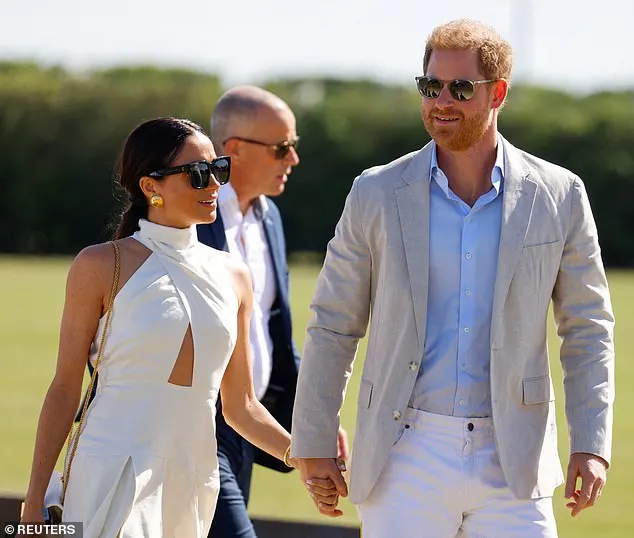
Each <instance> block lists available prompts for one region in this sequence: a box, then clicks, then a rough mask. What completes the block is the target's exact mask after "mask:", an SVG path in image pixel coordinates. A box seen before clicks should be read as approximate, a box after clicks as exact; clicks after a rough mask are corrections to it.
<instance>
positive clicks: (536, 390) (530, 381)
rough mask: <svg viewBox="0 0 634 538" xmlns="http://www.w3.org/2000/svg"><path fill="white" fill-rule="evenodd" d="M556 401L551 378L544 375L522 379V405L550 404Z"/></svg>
mask: <svg viewBox="0 0 634 538" xmlns="http://www.w3.org/2000/svg"><path fill="white" fill-rule="evenodd" d="M554 399H555V397H554V394H553V388H552V383H551V381H550V376H548V375H543V376H539V377H527V378H525V379H522V403H523V404H524V405H537V404H543V403H549V402H552V401H553V400H554Z"/></svg>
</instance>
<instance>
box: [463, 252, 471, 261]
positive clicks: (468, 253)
mask: <svg viewBox="0 0 634 538" xmlns="http://www.w3.org/2000/svg"><path fill="white" fill-rule="evenodd" d="M464 257H465V258H467V260H470V259H471V252H467V253H466V254H465V255H464Z"/></svg>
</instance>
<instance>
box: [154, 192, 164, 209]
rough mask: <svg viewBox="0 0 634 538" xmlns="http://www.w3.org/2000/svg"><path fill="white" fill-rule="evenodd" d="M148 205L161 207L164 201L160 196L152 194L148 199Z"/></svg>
mask: <svg viewBox="0 0 634 538" xmlns="http://www.w3.org/2000/svg"><path fill="white" fill-rule="evenodd" d="M150 205H151V206H152V207H163V206H164V205H165V200H163V197H162V196H161V195H160V194H153V195H152V198H150Z"/></svg>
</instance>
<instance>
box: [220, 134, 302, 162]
mask: <svg viewBox="0 0 634 538" xmlns="http://www.w3.org/2000/svg"><path fill="white" fill-rule="evenodd" d="M232 138H234V139H235V140H242V142H246V143H247V144H257V145H258V146H266V147H267V148H270V149H272V150H273V151H274V153H275V158H276V159H277V160H278V161H281V160H282V159H285V158H286V156H287V155H288V154H289V153H290V152H291V148H295V150H297V146H298V145H299V137H297V138H295V139H294V140H284V141H283V142H278V143H277V144H267V143H266V142H260V141H259V140H253V139H252V138H242V137H241V136H230V137H229V138H227V140H225V141H224V142H223V145H224V144H226V143H227V141H229V140H231V139H232Z"/></svg>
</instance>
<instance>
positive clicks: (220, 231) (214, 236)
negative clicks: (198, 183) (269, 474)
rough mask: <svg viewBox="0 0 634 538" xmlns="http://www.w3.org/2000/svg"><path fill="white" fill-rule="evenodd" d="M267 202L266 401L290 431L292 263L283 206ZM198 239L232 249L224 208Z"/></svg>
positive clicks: (278, 465)
mask: <svg viewBox="0 0 634 538" xmlns="http://www.w3.org/2000/svg"><path fill="white" fill-rule="evenodd" d="M267 205H268V209H267V211H266V213H264V212H263V211H262V207H261V205H260V203H259V200H256V201H255V202H254V205H253V210H254V212H255V216H256V218H258V219H260V220H261V221H262V224H263V227H264V233H265V236H266V241H267V243H268V247H269V252H270V254H271V259H272V261H273V270H274V271H275V284H276V296H275V301H274V302H273V307H272V308H271V315H270V320H269V334H270V336H271V340H272V341H273V357H272V362H273V369H272V371H271V378H270V381H269V386H268V388H267V391H266V393H265V395H264V398H263V399H262V403H263V404H264V406H265V407H266V408H267V409H268V410H269V412H270V413H271V414H272V415H273V416H274V417H275V418H276V419H277V421H278V422H279V423H280V424H281V425H282V426H283V427H284V428H286V430H288V431H289V432H290V431H291V420H292V416H293V402H294V401H295V387H296V386H297V372H298V370H299V354H298V353H297V350H296V348H295V344H294V343H293V337H292V332H293V331H292V321H291V309H290V304H289V297H288V264H287V262H286V241H285V239H284V228H283V226H282V218H281V216H280V211H279V209H278V208H277V206H276V205H275V204H274V203H273V201H272V200H271V199H269V198H267ZM198 240H199V241H200V242H201V243H204V244H206V245H209V246H210V247H213V248H216V249H218V250H225V251H227V252H228V251H229V248H228V245H227V238H226V236H225V227H224V224H223V222H222V217H221V216H220V211H218V212H217V217H216V220H215V221H214V222H213V223H212V224H199V225H198ZM223 431H224V430H223V429H218V432H217V433H218V436H222V435H223ZM254 451H255V462H256V463H258V464H260V465H264V466H265V467H268V468H270V469H274V470H277V471H280V472H287V471H290V470H291V469H289V468H288V467H286V465H284V464H283V463H282V462H281V461H279V460H278V459H277V458H274V457H273V456H271V455H269V454H267V453H265V452H262V451H261V450H259V449H258V448H255V447H254Z"/></svg>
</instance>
